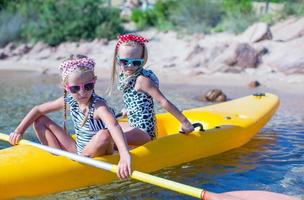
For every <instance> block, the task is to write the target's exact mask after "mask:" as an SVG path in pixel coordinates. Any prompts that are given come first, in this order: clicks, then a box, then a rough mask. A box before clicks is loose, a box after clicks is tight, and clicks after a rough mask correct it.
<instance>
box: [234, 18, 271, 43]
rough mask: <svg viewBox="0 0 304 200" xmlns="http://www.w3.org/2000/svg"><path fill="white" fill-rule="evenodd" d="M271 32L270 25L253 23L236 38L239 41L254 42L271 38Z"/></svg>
mask: <svg viewBox="0 0 304 200" xmlns="http://www.w3.org/2000/svg"><path fill="white" fill-rule="evenodd" d="M271 39H272V33H271V31H270V27H269V25H268V24H266V23H262V22H259V23H255V24H253V25H251V26H250V27H249V28H247V29H246V31H244V32H243V33H242V34H241V35H240V36H238V40H239V41H240V42H246V43H254V42H260V41H262V40H271Z"/></svg>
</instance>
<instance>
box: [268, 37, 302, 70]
mask: <svg viewBox="0 0 304 200" xmlns="http://www.w3.org/2000/svg"><path fill="white" fill-rule="evenodd" d="M267 47H268V49H269V52H270V53H269V54H267V55H265V56H263V65H266V66H270V67H271V68H273V69H274V70H276V71H280V72H284V73H286V74H295V73H304V54H303V52H304V37H301V38H298V39H295V40H292V41H290V42H270V43H268V44H267Z"/></svg>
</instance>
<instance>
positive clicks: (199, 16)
mask: <svg viewBox="0 0 304 200" xmlns="http://www.w3.org/2000/svg"><path fill="white" fill-rule="evenodd" d="M254 2H260V3H265V6H266V5H267V6H269V4H270V3H281V4H283V6H284V7H283V9H282V10H281V11H278V12H277V13H268V14H264V15H261V16H257V14H256V12H255V10H254V5H253V3H254ZM289 15H296V16H303V15H304V0H293V1H292V2H291V1H288V0H256V1H253V0H159V1H157V2H156V4H155V7H154V8H153V9H150V10H147V11H142V10H134V12H133V14H132V20H133V21H134V22H135V23H136V24H137V26H138V28H141V29H143V28H147V27H151V26H153V27H156V28H158V29H159V30H170V29H176V30H178V31H182V32H188V33H196V32H205V33H210V32H221V31H231V32H234V33H240V32H242V31H244V30H245V29H246V28H247V27H248V26H250V25H251V24H252V23H254V22H257V21H264V22H266V23H271V24H272V23H274V22H276V21H279V20H282V19H284V18H286V17H287V16H289Z"/></svg>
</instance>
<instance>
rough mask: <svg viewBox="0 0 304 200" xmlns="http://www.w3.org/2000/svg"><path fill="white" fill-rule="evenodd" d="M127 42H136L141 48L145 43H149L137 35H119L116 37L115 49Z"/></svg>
mask: <svg viewBox="0 0 304 200" xmlns="http://www.w3.org/2000/svg"><path fill="white" fill-rule="evenodd" d="M129 41H134V42H137V43H138V44H140V45H142V46H144V45H145V42H149V40H147V39H146V38H144V37H142V36H139V35H133V34H125V35H120V36H118V42H117V44H116V49H118V48H119V46H120V45H121V44H122V43H125V42H129Z"/></svg>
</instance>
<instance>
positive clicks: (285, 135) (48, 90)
mask: <svg viewBox="0 0 304 200" xmlns="http://www.w3.org/2000/svg"><path fill="white" fill-rule="evenodd" d="M1 80H2V82H1ZM3 80H4V81H3ZM9 80H11V81H12V82H14V83H15V85H10V84H6V81H5V77H3V79H0V90H1V93H2V95H1V96H0V102H1V107H0V113H1V115H0V128H1V131H5V132H9V131H12V130H14V128H15V127H16V126H17V124H18V123H19V121H20V119H22V117H23V116H24V115H25V113H26V112H28V111H29V109H30V108H31V107H32V106H33V105H36V104H38V103H41V102H44V101H46V100H50V99H54V98H57V97H58V96H60V95H61V94H62V91H61V89H60V88H59V87H58V85H57V82H56V81H52V80H49V79H47V78H37V77H36V78H35V75H32V77H31V76H30V77H29V79H27V80H30V81H25V82H24V81H22V80H17V79H16V80H14V77H10V78H9ZM100 85H102V84H100ZM162 87H163V90H164V93H165V94H166V95H167V96H168V98H169V99H171V100H174V102H175V103H176V105H178V106H179V108H180V109H186V108H190V107H195V106H202V103H201V102H199V101H197V100H196V93H193V90H195V88H191V89H192V90H188V87H187V86H184V87H183V86H181V87H178V88H177V87H172V86H170V87H169V86H166V85H163V86H162ZM100 90H102V91H105V88H100ZM198 91H199V90H198ZM231 91H233V89H231ZM106 98H107V100H108V101H109V103H110V105H112V106H114V107H115V109H116V111H118V110H120V109H121V107H117V104H120V105H122V104H121V102H122V101H121V98H120V95H119V93H117V92H115V93H114V95H113V96H112V97H111V98H109V97H106ZM113 102H114V103H115V104H113ZM117 102H120V103H117ZM156 109H157V111H158V112H162V111H163V110H162V109H161V108H160V107H159V106H157V107H156ZM51 117H53V118H54V119H55V120H57V122H58V123H59V122H60V121H61V119H62V113H56V114H53V115H51ZM303 122H304V118H303V116H302V115H294V114H292V113H290V112H289V111H287V110H282V109H281V110H279V112H278V113H277V114H276V116H275V117H274V118H273V119H272V120H271V121H270V122H269V123H268V124H267V126H266V127H265V128H264V129H262V131H261V133H259V134H257V135H256V136H255V137H254V138H253V139H252V140H251V141H250V142H248V143H247V144H246V145H244V146H242V147H240V148H237V149H234V150H231V151H229V152H225V153H222V154H220V155H216V156H212V157H208V158H204V159H200V160H196V161H193V162H189V163H185V164H183V165H179V166H175V167H170V168H166V169H163V170H161V171H158V172H157V173H155V174H156V175H158V176H161V177H164V178H168V179H170V180H175V181H179V182H182V183H185V184H189V185H193V186H196V187H201V188H206V189H208V190H210V191H214V192H226V191H232V190H247V189H252V190H254V189H258V190H261V189H262V190H263V189H265V190H269V191H274V192H280V193H285V194H290V195H298V196H300V195H301V194H303V188H304V179H303V177H304V168H303V164H304V145H303V144H304V136H303V134H304V123H303ZM69 123H70V124H69V126H70V127H72V125H71V122H69ZM25 137H26V138H27V139H30V140H34V141H37V139H36V137H35V136H34V133H33V130H32V129H30V130H29V131H28V134H27V135H26V136H25ZM8 146H9V145H8V144H7V143H3V142H0V148H6V147H8ZM35 199H192V198H190V197H187V196H183V195H179V194H177V193H174V192H171V191H167V190H164V189H161V188H158V187H156V186H152V185H149V184H145V183H141V182H137V181H133V180H130V181H117V182H114V183H112V184H108V185H102V186H92V187H87V188H83V189H78V190H74V191H66V192H63V193H58V194H55V195H48V196H43V197H38V198H35Z"/></svg>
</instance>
